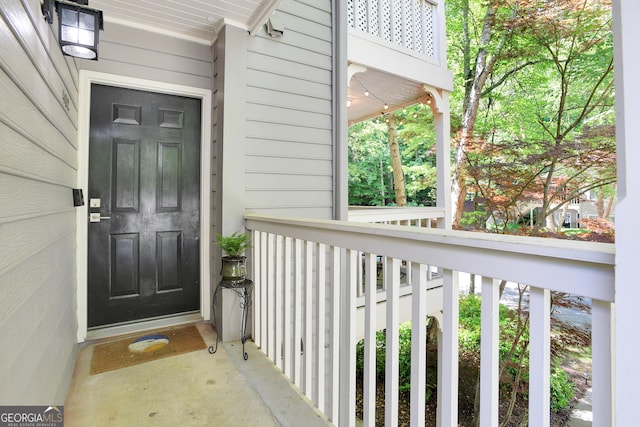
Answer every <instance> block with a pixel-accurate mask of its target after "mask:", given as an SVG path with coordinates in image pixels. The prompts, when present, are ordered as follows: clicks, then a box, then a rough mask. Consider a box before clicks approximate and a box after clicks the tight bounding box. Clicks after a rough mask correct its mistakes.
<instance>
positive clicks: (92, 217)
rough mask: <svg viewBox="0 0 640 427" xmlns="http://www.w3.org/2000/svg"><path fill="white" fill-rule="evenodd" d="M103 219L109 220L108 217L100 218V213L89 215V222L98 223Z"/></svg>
mask: <svg viewBox="0 0 640 427" xmlns="http://www.w3.org/2000/svg"><path fill="white" fill-rule="evenodd" d="M103 219H111V217H110V216H100V212H91V213H90V214H89V222H100V221H101V220H103Z"/></svg>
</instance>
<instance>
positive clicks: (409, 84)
mask: <svg viewBox="0 0 640 427" xmlns="http://www.w3.org/2000/svg"><path fill="white" fill-rule="evenodd" d="M365 90H368V91H369V95H368V96H366V95H365ZM347 93H348V99H349V100H350V101H351V106H350V107H349V125H352V124H353V123H357V122H360V121H363V120H367V119H370V118H373V117H376V116H379V115H381V114H382V113H389V112H392V111H394V110H398V109H401V108H404V107H406V106H408V105H413V104H417V103H418V102H421V101H422V102H426V101H427V99H428V94H427V92H426V91H425V90H424V88H423V87H422V85H421V84H420V83H417V82H414V81H412V80H407V79H404V78H401V77H399V76H396V75H393V74H389V73H385V72H383V71H379V70H375V69H372V68H369V69H367V71H365V72H361V73H356V74H354V75H353V77H352V78H351V80H350V82H349V89H348V92H347ZM385 103H386V104H387V105H388V107H389V108H388V109H386V110H385V108H384V105H385Z"/></svg>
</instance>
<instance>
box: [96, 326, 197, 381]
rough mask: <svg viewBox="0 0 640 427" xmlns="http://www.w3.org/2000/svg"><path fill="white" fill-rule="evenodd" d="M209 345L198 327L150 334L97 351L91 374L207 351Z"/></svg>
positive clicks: (99, 347)
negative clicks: (192, 352) (197, 351)
mask: <svg viewBox="0 0 640 427" xmlns="http://www.w3.org/2000/svg"><path fill="white" fill-rule="evenodd" d="M206 347H207V345H206V344H205V342H204V340H203V339H202V335H200V332H199V331H198V328H197V327H196V326H195V325H190V326H185V327H180V328H170V329H164V330H161V331H157V332H150V333H149V332H148V333H145V334H141V335H139V336H135V337H128V338H124V339H121V340H118V341H113V342H107V343H104V344H97V345H96V346H95V347H94V348H93V357H92V358H91V370H90V373H91V374H92V375H93V374H99V373H100V372H106V371H112V370H114V369H120V368H126V367H127V366H133V365H138V364H140V363H145V362H149V361H150V360H157V359H162V358H164V357H171V356H176V355H178V354H183V353H188V352H191V351H196V350H202V349H205V348H206Z"/></svg>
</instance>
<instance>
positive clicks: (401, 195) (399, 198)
mask: <svg viewBox="0 0 640 427" xmlns="http://www.w3.org/2000/svg"><path fill="white" fill-rule="evenodd" d="M388 119H389V120H388V121H387V134H388V138H389V154H390V155H391V167H392V168H393V188H394V190H395V193H396V205H397V206H407V193H406V191H405V184H404V173H403V172H402V159H401V158H400V146H399V144H398V125H397V123H396V119H395V117H393V116H392V115H391V116H389V117H388Z"/></svg>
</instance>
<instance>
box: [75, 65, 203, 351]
mask: <svg viewBox="0 0 640 427" xmlns="http://www.w3.org/2000/svg"><path fill="white" fill-rule="evenodd" d="M79 81H80V87H79V94H78V98H79V102H78V104H79V106H78V180H77V185H78V188H81V189H82V190H83V193H84V194H85V195H87V194H88V184H89V112H90V110H91V108H90V107H91V84H92V83H98V84H104V85H109V86H117V87H124V88H129V89H138V90H144V91H148V92H159V93H166V94H171V95H179V96H186V97H191V98H198V99H200V100H201V102H202V120H201V123H202V130H201V143H200V147H201V150H200V162H201V165H200V173H201V180H200V206H201V209H200V315H201V317H202V319H204V320H209V319H210V313H211V283H210V282H211V274H210V264H209V259H210V253H211V245H210V243H209V242H211V236H210V230H211V208H210V207H211V179H210V178H209V177H210V176H211V144H210V141H211V108H212V104H211V103H212V95H211V90H209V89H201V88H195V87H190V86H182V85H176V84H172V83H163V82H157V81H152V80H146V79H138V78H134V77H126V76H120V75H115V74H107V73H101V72H97V71H90V70H80V74H79ZM88 217H89V210H88V200H86V201H85V205H84V206H80V207H78V208H77V214H76V265H77V268H76V276H77V277H76V283H77V292H76V296H77V319H78V332H77V338H78V342H84V341H85V340H86V339H87V328H88V326H87V325H88V324H87V259H88V257H87V239H88V222H89V221H88Z"/></svg>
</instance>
